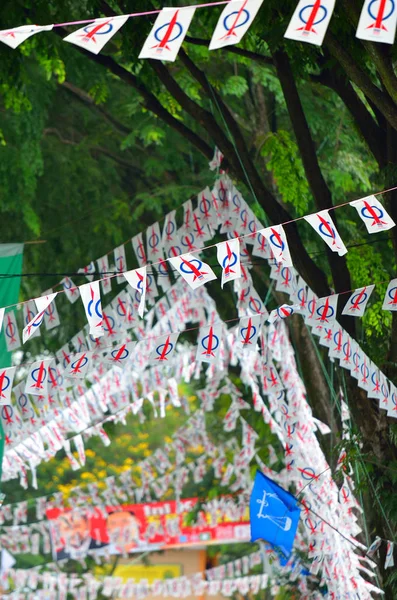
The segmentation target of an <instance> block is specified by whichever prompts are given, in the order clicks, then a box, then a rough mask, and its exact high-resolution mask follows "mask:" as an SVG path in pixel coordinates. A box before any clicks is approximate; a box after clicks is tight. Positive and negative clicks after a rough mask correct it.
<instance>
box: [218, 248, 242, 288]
mask: <svg viewBox="0 0 397 600" xmlns="http://www.w3.org/2000/svg"><path fill="white" fill-rule="evenodd" d="M216 252H217V259H218V262H219V264H220V265H221V267H222V281H221V287H222V288H223V286H224V284H225V283H226V282H227V281H233V280H234V279H239V278H240V277H241V266H240V240H239V239H238V238H235V239H232V240H228V241H227V242H221V243H220V244H217V245H216Z"/></svg>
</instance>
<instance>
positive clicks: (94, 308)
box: [79, 281, 104, 338]
mask: <svg viewBox="0 0 397 600" xmlns="http://www.w3.org/2000/svg"><path fill="white" fill-rule="evenodd" d="M79 291H80V296H81V299H82V301H83V304H84V310H85V314H86V316H87V321H88V325H89V327H90V334H91V335H92V336H93V337H94V338H98V337H100V336H101V335H103V334H104V331H103V327H102V324H103V315H102V304H101V294H100V291H99V281H93V282H92V283H85V284H83V285H80V286H79Z"/></svg>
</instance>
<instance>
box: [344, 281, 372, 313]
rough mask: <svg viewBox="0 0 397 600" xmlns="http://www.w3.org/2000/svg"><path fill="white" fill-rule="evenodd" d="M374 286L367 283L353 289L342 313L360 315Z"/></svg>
mask: <svg viewBox="0 0 397 600" xmlns="http://www.w3.org/2000/svg"><path fill="white" fill-rule="evenodd" d="M374 288H375V286H374V285H367V286H366V287H362V288H358V289H357V290H354V292H353V293H352V295H351V296H350V297H349V299H348V301H347V302H346V304H345V306H344V308H343V310H342V315H351V316H353V317H362V316H363V314H364V312H365V309H366V307H367V303H368V300H369V298H370V296H371V294H372V292H373V290H374Z"/></svg>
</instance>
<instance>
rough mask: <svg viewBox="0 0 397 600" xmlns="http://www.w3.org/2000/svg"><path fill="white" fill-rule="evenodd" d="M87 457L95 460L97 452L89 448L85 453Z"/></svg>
mask: <svg viewBox="0 0 397 600" xmlns="http://www.w3.org/2000/svg"><path fill="white" fill-rule="evenodd" d="M85 455H86V456H87V457H88V458H94V457H95V452H94V451H93V450H91V448H87V450H86V451H85Z"/></svg>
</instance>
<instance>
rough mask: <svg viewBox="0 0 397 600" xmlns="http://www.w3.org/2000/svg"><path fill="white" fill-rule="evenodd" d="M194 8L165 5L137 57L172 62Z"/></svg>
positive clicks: (185, 32) (187, 27)
mask: <svg viewBox="0 0 397 600" xmlns="http://www.w3.org/2000/svg"><path fill="white" fill-rule="evenodd" d="M194 11H195V8H194V7H193V6H188V7H187V6H185V7H183V8H169V7H165V8H163V9H162V11H161V13H160V14H159V15H158V17H157V19H156V21H155V23H154V25H153V27H152V30H151V32H150V33H149V35H148V37H147V38H146V41H145V43H144V45H143V48H142V50H141V52H140V54H139V58H156V59H158V60H167V61H171V62H173V61H174V60H175V59H176V57H177V55H178V52H179V48H180V47H181V44H182V42H183V40H184V38H185V35H186V34H187V31H188V29H189V25H190V22H191V20H192V18H193V15H194Z"/></svg>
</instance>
